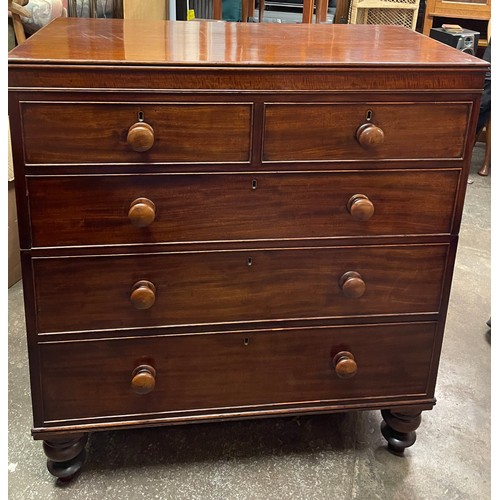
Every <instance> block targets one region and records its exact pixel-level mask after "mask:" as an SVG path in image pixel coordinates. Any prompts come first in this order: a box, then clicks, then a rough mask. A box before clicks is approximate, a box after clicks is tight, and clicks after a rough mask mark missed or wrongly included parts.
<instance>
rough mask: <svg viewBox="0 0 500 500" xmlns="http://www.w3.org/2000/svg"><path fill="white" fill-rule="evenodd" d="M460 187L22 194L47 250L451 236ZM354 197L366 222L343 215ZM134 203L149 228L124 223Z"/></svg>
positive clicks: (249, 185)
mask: <svg viewBox="0 0 500 500" xmlns="http://www.w3.org/2000/svg"><path fill="white" fill-rule="evenodd" d="M458 179H459V171H458V170H441V171H439V170H429V171H418V172H411V171H386V172H356V173H349V172H336V173H308V174H279V175H276V174H262V173H261V174H248V175H241V174H235V175H124V176H77V177H32V178H29V179H28V190H29V195H30V196H29V200H30V213H31V222H32V232H33V245H34V246H35V247H37V246H39V247H43V246H58V245H104V244H124V243H138V244H139V243H157V242H187V241H213V240H238V239H240V240H251V239H280V238H315V237H334V236H359V237H362V236H374V235H391V234H393V235H394V234H407V235H409V234H433V233H449V232H450V228H451V223H452V219H453V214H454V205H455V196H456V190H457V185H458ZM396 186H397V187H396ZM359 193H362V194H365V195H366V196H367V197H368V198H369V200H370V201H371V203H372V204H373V206H374V209H375V212H374V215H373V216H372V217H371V219H370V220H367V221H359V220H356V219H355V218H354V217H353V216H352V215H351V214H350V213H349V211H348V208H347V204H348V201H349V199H350V198H351V197H352V196H353V195H355V194H359ZM140 197H145V198H147V199H149V200H151V201H152V202H153V203H154V207H155V210H154V212H155V219H154V221H153V222H152V223H150V224H149V225H148V226H147V227H135V226H133V225H132V224H131V222H130V220H129V217H128V213H129V208H130V205H131V203H132V202H133V201H134V200H136V199H137V198H140ZM416 207H418V210H416ZM214 222H215V223H214Z"/></svg>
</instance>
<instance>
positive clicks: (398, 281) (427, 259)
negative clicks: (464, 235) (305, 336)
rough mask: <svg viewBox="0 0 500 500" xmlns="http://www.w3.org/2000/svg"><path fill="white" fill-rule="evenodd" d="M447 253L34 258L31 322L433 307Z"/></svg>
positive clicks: (79, 323) (62, 326) (57, 324)
mask: <svg viewBox="0 0 500 500" xmlns="http://www.w3.org/2000/svg"><path fill="white" fill-rule="evenodd" d="M447 253H448V245H445V244H436V245H412V246H399V247H398V246H387V247H384V246H374V247H359V248H353V247H338V248H322V249H286V250H260V251H258V250H248V251H213V252H212V251H211V252H191V253H172V254H149V255H127V256H96V257H67V258H36V259H33V268H34V280H35V293H36V304H37V310H38V316H37V327H38V331H39V332H52V331H72V330H93V329H107V328H129V327H147V326H161V325H191V324H204V323H220V322H222V323H232V322H247V321H262V320H278V319H299V318H322V317H336V316H358V315H380V314H400V313H401V314H405V313H436V312H437V311H438V310H439V307H440V294H441V286H442V281H443V275H444V269H445V263H446V257H447ZM352 272H354V273H357V274H348V275H347V274H346V273H352ZM144 282H149V284H148V283H144ZM151 284H152V285H153V286H151Z"/></svg>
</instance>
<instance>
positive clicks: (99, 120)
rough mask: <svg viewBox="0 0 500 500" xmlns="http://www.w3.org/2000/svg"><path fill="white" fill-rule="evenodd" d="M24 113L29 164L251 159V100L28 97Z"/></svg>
mask: <svg viewBox="0 0 500 500" xmlns="http://www.w3.org/2000/svg"><path fill="white" fill-rule="evenodd" d="M21 118H22V123H23V137H24V155H25V161H26V163H29V164H40V163H54V164H59V163H127V162H135V163H151V162H200V161H203V162H248V161H249V159H250V144H251V122H252V105H251V104H248V103H237V104H233V103H227V104H226V103H176V104H173V103H169V104H162V103H155V104H151V103H150V104H147V103H136V104H123V103H110V104H107V103H75V102H72V103H64V102H44V103H41V102H36V103H34V102H25V103H22V104H21ZM144 148H148V149H144ZM137 149H142V150H140V151H138V150H137Z"/></svg>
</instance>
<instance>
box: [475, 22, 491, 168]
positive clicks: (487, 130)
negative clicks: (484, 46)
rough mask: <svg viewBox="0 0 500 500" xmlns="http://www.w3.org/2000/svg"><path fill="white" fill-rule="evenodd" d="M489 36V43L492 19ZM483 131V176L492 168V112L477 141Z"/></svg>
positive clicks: (489, 24) (489, 23)
mask: <svg viewBox="0 0 500 500" xmlns="http://www.w3.org/2000/svg"><path fill="white" fill-rule="evenodd" d="M487 38H488V43H490V40H491V20H490V21H489V22H488V32H487ZM483 131H484V143H485V153H484V160H483V166H482V167H481V168H480V169H479V171H478V174H479V175H483V176H487V175H489V173H490V168H491V113H490V117H489V118H488V121H487V122H486V125H485V126H484V130H481V132H479V134H477V136H476V142H477V141H478V139H479V138H480V137H481V136H482V135H483V134H482V132H483Z"/></svg>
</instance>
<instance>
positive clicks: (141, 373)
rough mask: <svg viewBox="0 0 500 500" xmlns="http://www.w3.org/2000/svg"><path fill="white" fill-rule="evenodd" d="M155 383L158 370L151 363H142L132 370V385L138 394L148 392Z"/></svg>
mask: <svg viewBox="0 0 500 500" xmlns="http://www.w3.org/2000/svg"><path fill="white" fill-rule="evenodd" d="M155 384H156V370H155V369H154V368H153V367H152V366H151V365H140V366H138V367H137V368H135V369H134V371H133V372H132V381H131V382H130V387H131V388H132V390H133V391H134V392H135V393H136V394H148V393H149V392H151V391H152V390H153V389H154V388H155Z"/></svg>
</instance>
